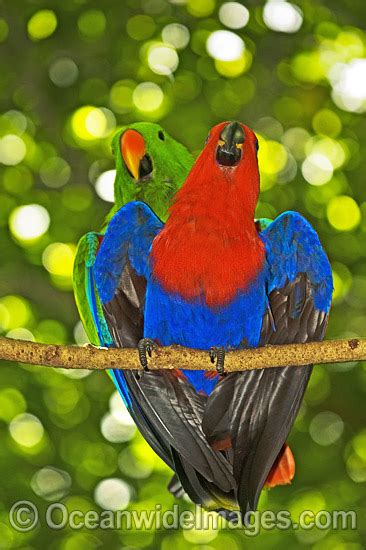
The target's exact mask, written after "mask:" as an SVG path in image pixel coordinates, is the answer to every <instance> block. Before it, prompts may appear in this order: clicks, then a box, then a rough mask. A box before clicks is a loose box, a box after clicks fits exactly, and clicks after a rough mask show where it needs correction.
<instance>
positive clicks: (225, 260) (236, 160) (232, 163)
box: [152, 122, 264, 306]
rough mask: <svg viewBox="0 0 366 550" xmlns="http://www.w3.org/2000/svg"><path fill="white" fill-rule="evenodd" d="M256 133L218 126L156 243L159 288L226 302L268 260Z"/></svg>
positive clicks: (211, 303) (238, 126)
mask: <svg viewBox="0 0 366 550" xmlns="http://www.w3.org/2000/svg"><path fill="white" fill-rule="evenodd" d="M257 148H258V145H257V138H256V136H255V134H254V132H252V130H250V129H249V128H248V127H247V126H244V125H243V124H240V123H239V122H224V123H221V124H218V125H217V126H215V127H214V128H213V129H212V130H211V132H210V134H209V136H208V138H207V142H206V146H205V147H204V149H203V151H202V153H201V154H200V156H199V157H198V159H197V160H196V162H195V164H194V166H193V168H192V170H191V171H190V173H189V175H188V177H187V179H186V181H185V183H184V184H183V186H182V188H181V189H180V191H178V193H177V194H176V197H175V200H174V204H173V206H172V207H171V208H170V217H169V219H168V221H167V223H166V225H165V227H164V229H163V230H162V231H161V232H160V234H159V235H158V237H157V238H156V239H155V240H154V242H153V247H152V260H153V271H154V275H155V276H156V278H157V279H158V280H159V281H160V283H161V284H162V286H163V287H164V288H165V289H166V290H168V291H170V292H177V293H179V294H180V295H182V296H183V297H184V298H186V299H192V298H196V297H198V296H203V297H204V299H205V301H206V303H207V304H208V305H209V306H219V305H223V304H224V303H227V302H229V301H230V300H231V299H232V298H233V297H234V296H235V294H236V293H237V291H238V290H241V289H244V288H245V287H246V286H247V285H248V283H249V282H250V281H251V280H253V279H254V278H255V276H256V275H257V273H258V272H259V270H260V269H261V268H262V265H263V258H264V249H263V244H262V241H261V240H260V239H259V238H258V235H257V232H256V228H255V224H254V211H255V207H256V203H257V200H258V194H259V170H258V161H257Z"/></svg>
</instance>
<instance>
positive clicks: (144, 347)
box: [137, 338, 157, 371]
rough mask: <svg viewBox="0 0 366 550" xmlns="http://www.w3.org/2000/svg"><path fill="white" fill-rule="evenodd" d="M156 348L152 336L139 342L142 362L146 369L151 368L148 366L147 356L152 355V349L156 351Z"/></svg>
mask: <svg viewBox="0 0 366 550" xmlns="http://www.w3.org/2000/svg"><path fill="white" fill-rule="evenodd" d="M156 348H157V346H156V344H155V342H154V340H151V338H142V340H140V341H139V343H138V344H137V349H138V352H139V359H140V363H141V366H142V368H143V369H144V371H148V370H149V367H148V366H147V356H149V357H151V354H152V351H153V350H154V351H156Z"/></svg>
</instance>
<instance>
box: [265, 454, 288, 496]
mask: <svg viewBox="0 0 366 550" xmlns="http://www.w3.org/2000/svg"><path fill="white" fill-rule="evenodd" d="M294 475H295V459H294V455H293V454H292V451H291V449H290V447H289V446H288V445H287V443H285V444H284V445H283V447H282V449H281V451H280V452H279V454H278V456H277V458H276V460H275V462H274V464H273V466H272V468H271V470H270V472H269V474H268V476H267V479H266V482H265V484H264V486H265V487H268V488H269V489H271V488H272V487H276V486H277V485H287V484H288V483H291V481H292V479H293V477H294Z"/></svg>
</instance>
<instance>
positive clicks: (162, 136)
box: [158, 130, 165, 141]
mask: <svg viewBox="0 0 366 550" xmlns="http://www.w3.org/2000/svg"><path fill="white" fill-rule="evenodd" d="M158 136H159V139H161V141H164V140H165V136H164V132H162V131H161V130H159V133H158Z"/></svg>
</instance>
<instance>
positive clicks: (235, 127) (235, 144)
mask: <svg viewBox="0 0 366 550" xmlns="http://www.w3.org/2000/svg"><path fill="white" fill-rule="evenodd" d="M244 140H245V132H244V130H243V128H242V126H241V124H239V122H236V121H234V122H230V123H229V124H227V125H226V126H225V128H224V129H223V130H222V132H221V134H220V139H219V142H218V146H217V150H216V161H217V162H218V163H219V164H220V165H221V166H235V165H236V164H238V162H239V161H240V159H241V157H242V154H243V143H244Z"/></svg>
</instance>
